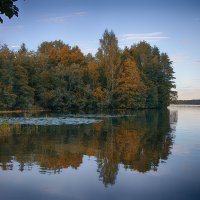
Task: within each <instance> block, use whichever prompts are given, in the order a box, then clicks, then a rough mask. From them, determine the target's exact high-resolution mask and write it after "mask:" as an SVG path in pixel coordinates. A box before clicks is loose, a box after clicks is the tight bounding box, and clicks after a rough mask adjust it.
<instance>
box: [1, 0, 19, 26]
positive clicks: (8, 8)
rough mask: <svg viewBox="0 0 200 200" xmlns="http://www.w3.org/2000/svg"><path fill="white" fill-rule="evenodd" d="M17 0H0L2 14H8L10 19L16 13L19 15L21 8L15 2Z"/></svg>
mask: <svg viewBox="0 0 200 200" xmlns="http://www.w3.org/2000/svg"><path fill="white" fill-rule="evenodd" d="M16 1H17V0H1V1H0V14H3V15H5V16H7V17H8V18H9V19H10V18H12V17H13V16H14V15H15V16H17V17H18V12H19V9H18V7H17V6H16V5H14V2H16ZM0 23H3V19H2V18H1V17H0Z"/></svg>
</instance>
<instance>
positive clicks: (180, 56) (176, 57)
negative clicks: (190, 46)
mask: <svg viewBox="0 0 200 200" xmlns="http://www.w3.org/2000/svg"><path fill="white" fill-rule="evenodd" d="M170 58H171V60H172V61H173V62H175V63H181V62H185V61H186V60H188V59H189V57H188V56H187V55H185V54H175V55H172V56H170Z"/></svg>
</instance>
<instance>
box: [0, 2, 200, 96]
mask: <svg viewBox="0 0 200 200" xmlns="http://www.w3.org/2000/svg"><path fill="white" fill-rule="evenodd" d="M17 5H18V6H19V9H20V13H19V17H18V18H16V17H15V18H13V19H12V20H8V19H6V18H5V17H4V24H0V44H4V43H6V44H7V45H8V46H9V47H10V48H12V49H15V50H17V49H18V47H19V45H20V44H21V43H23V42H24V43H26V45H27V47H28V48H29V49H30V50H36V49H37V47H38V45H39V44H40V43H41V42H43V41H52V40H56V39H57V40H58V39H60V40H63V41H64V42H65V43H67V44H69V45H71V46H74V45H78V46H79V47H80V48H81V50H82V51H83V52H84V53H88V52H92V53H95V52H96V49H97V48H98V45H99V39H100V38H101V36H102V33H103V32H104V30H105V29H106V28H108V29H109V30H110V29H112V30H113V31H114V32H115V34H116V36H117V37H118V39H119V45H120V47H121V48H123V47H124V46H125V45H127V46H130V45H132V44H133V43H136V42H138V41H139V40H146V41H147V42H149V43H150V44H151V45H157V46H158V47H159V48H160V50H161V51H162V52H167V53H168V55H169V56H170V58H171V60H173V66H174V71H175V72H176V74H175V76H176V85H177V90H178V93H179V99H195V98H199V99H200V1H199V0H167V1H166V0H140V1H139V0H123V1H119V0H101V1H100V0H96V1H94V0H26V1H23V0H18V3H17Z"/></svg>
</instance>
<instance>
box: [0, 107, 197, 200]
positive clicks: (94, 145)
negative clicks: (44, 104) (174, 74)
mask: <svg viewBox="0 0 200 200" xmlns="http://www.w3.org/2000/svg"><path fill="white" fill-rule="evenodd" d="M199 168H200V107H181V106H179V107H171V108H170V109H169V110H166V111H155V110H152V111H137V112H134V113H131V114H130V113H129V114H127V113H118V114H111V115H110V114H109V115H108V114H98V115H84V114H81V115H80V114H79V115H68V114H66V113H65V114H62V115H58V114H42V115H40V116H34V115H28V116H27V115H19V116H16V115H15V116H14V115H2V116H1V117H0V199H3V200H7V199H8V200H16V199H17V200H18V199H20V200H21V199H22V200H23V199H29V200H31V199H39V200H40V199H41V200H45V199H48V200H51V199H58V200H60V199H74V200H75V199H80V200H84V199H85V200H90V199H93V200H94V199H120V200H121V199H125V200H126V199H130V200H132V199H167V200H168V199H181V200H182V199H188V200H189V199H200V173H199Z"/></svg>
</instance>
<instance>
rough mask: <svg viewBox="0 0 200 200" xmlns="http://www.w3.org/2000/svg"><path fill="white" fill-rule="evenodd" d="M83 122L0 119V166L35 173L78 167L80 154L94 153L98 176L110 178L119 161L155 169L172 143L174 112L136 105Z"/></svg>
mask: <svg viewBox="0 0 200 200" xmlns="http://www.w3.org/2000/svg"><path fill="white" fill-rule="evenodd" d="M102 119H103V121H102V122H100V123H96V124H89V125H88V124H87V125H83V124H81V125H61V126H30V125H16V124H15V125H8V124H6V123H5V124H1V125H0V166H1V169H2V170H12V169H13V168H14V166H16V165H14V164H15V163H16V162H17V163H19V167H18V169H19V170H20V171H24V170H31V169H32V167H33V166H38V168H39V171H40V173H42V174H46V173H48V174H51V173H61V172H62V169H64V168H68V167H72V168H74V169H79V167H80V166H81V163H82V162H83V156H84V155H87V156H95V157H96V162H97V172H98V174H99V180H100V181H102V182H103V184H104V185H105V186H108V185H113V184H115V181H116V178H117V174H118V170H119V165H120V164H121V165H123V166H124V168H126V169H131V170H136V171H138V172H141V173H145V172H148V171H150V170H153V171H156V170H158V166H159V164H160V163H161V162H164V161H165V160H167V159H168V156H169V155H170V152H171V148H172V145H173V139H174V135H173V130H174V129H175V124H176V122H177V112H176V111H172V112H171V114H170V113H169V111H168V110H166V111H148V112H147V111H138V112H137V113H135V114H134V115H133V116H125V117H115V118H111V117H109V118H102Z"/></svg>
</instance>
